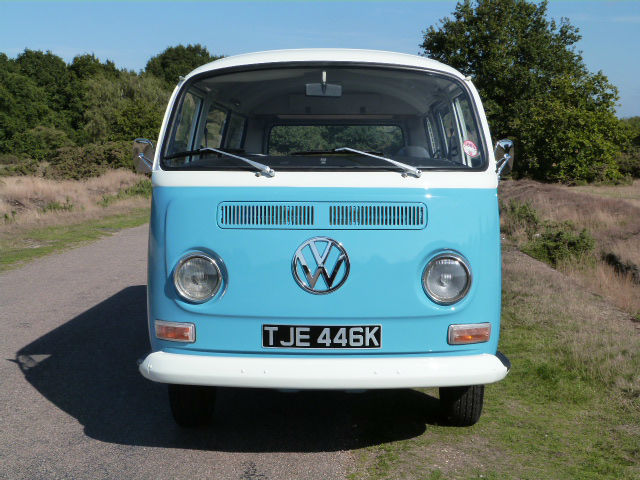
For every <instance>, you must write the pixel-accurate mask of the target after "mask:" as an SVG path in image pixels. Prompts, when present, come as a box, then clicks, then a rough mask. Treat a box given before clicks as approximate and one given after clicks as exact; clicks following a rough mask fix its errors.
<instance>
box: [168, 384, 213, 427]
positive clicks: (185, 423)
mask: <svg viewBox="0 0 640 480" xmlns="http://www.w3.org/2000/svg"><path fill="white" fill-rule="evenodd" d="M168 388H169V405H170V406H171V414H172V415H173V419H174V420H175V422H176V423H177V424H178V425H180V426H181V427H184V428H193V427H200V426H205V425H209V424H210V423H211V420H212V418H213V409H214V407H215V400H216V389H215V387H204V386H201V385H174V384H169V386H168Z"/></svg>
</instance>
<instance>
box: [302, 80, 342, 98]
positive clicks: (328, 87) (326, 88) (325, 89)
mask: <svg viewBox="0 0 640 480" xmlns="http://www.w3.org/2000/svg"><path fill="white" fill-rule="evenodd" d="M341 96H342V85H337V84H333V83H307V97H341Z"/></svg>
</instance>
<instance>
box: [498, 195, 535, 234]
mask: <svg viewBox="0 0 640 480" xmlns="http://www.w3.org/2000/svg"><path fill="white" fill-rule="evenodd" d="M500 215H501V216H502V220H503V221H502V231H503V232H504V233H506V234H507V235H512V234H513V233H514V232H515V231H516V230H519V229H523V230H524V231H525V232H526V233H527V236H528V237H532V236H533V234H534V233H535V232H536V231H537V230H538V228H539V226H540V217H539V216H538V212H536V210H535V209H534V208H533V207H532V206H531V203H529V202H526V203H520V202H518V201H516V200H510V201H509V203H508V204H507V205H505V204H504V202H500Z"/></svg>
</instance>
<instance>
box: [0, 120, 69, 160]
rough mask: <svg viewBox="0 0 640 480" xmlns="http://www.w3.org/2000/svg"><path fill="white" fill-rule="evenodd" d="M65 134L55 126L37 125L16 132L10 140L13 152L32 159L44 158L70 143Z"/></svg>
mask: <svg viewBox="0 0 640 480" xmlns="http://www.w3.org/2000/svg"><path fill="white" fill-rule="evenodd" d="M71 144H72V142H71V140H70V139H69V137H68V136H67V134H66V133H65V132H64V131H62V130H59V129H57V128H52V127H46V126H42V125H39V126H37V127H35V128H31V129H29V130H26V131H24V132H20V133H18V134H16V135H15V136H14V137H13V139H12V141H11V148H12V150H13V152H16V153H23V154H25V155H27V156H29V157H31V158H33V159H34V160H38V161H42V160H46V159H47V157H49V156H50V155H51V153H52V152H53V151H55V150H56V149H58V148H60V147H65V146H69V145H71Z"/></svg>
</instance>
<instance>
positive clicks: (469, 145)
mask: <svg viewBox="0 0 640 480" xmlns="http://www.w3.org/2000/svg"><path fill="white" fill-rule="evenodd" d="M462 149H463V150H464V153H466V154H467V155H469V156H470V157H471V158H473V157H477V156H478V147H476V144H475V143H473V142H472V141H471V140H465V141H464V143H463V144H462Z"/></svg>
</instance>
